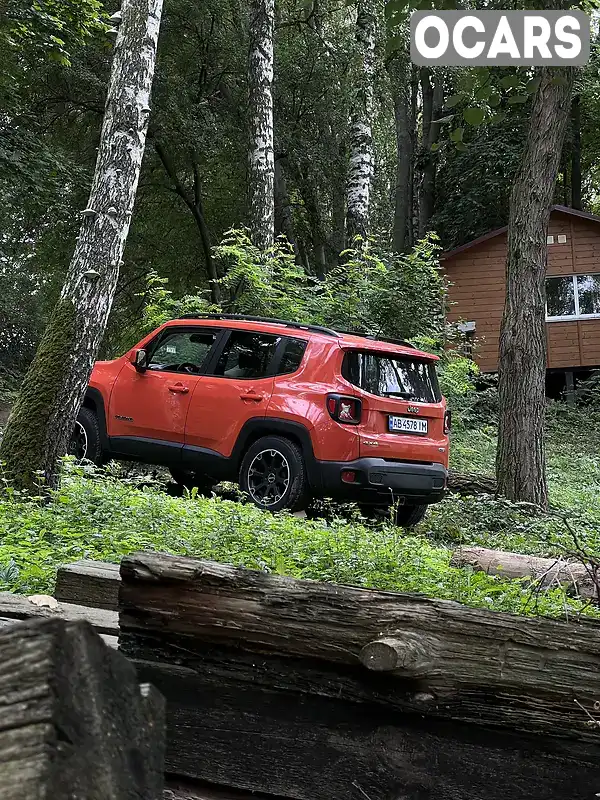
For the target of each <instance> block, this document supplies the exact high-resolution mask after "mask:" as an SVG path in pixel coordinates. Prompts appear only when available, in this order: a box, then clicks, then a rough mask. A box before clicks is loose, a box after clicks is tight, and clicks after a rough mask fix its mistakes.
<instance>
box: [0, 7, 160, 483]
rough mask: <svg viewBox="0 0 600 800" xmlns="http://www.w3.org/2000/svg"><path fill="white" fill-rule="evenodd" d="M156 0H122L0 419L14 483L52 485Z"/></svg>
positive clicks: (139, 110)
mask: <svg viewBox="0 0 600 800" xmlns="http://www.w3.org/2000/svg"><path fill="white" fill-rule="evenodd" d="M161 12H162V0H124V2H123V6H122V21H121V24H120V28H119V34H118V36H117V40H116V45H115V54H114V58H113V64H112V71H111V76H110V81H109V86H108V94H107V98H106V108H105V113H104V121H103V124H102V133H101V137H100V146H99V149H98V158H97V161H96V170H95V173H94V179H93V182H92V188H91V191H90V197H89V200H88V208H87V209H86V210H85V212H84V217H83V222H82V224H81V229H80V233H79V238H78V240H77V245H76V247H75V252H74V254H73V258H72V260H71V264H70V266H69V269H68V272H67V276H66V279H65V283H64V286H63V289H62V292H61V295H60V298H59V300H58V303H57V304H56V306H55V308H54V311H53V313H52V315H51V318H50V321H49V323H48V327H47V328H46V331H45V332H44V335H43V337H42V340H41V342H40V345H39V347H38V350H37V352H36V354H35V357H34V359H33V362H32V364H31V366H30V368H29V371H28V373H27V375H26V377H25V380H24V382H23V386H22V388H21V391H20V393H19V397H18V398H17V401H16V403H15V406H14V408H13V411H12V414H11V416H10V419H9V421H8V424H7V427H6V430H5V433H4V437H3V440H2V445H1V447H0V460H2V461H4V463H5V470H6V474H7V475H8V476H9V478H10V479H11V480H12V481H13V482H14V483H15V485H16V486H19V487H21V488H33V486H34V485H35V482H36V472H37V471H39V472H41V473H43V477H44V480H45V482H46V485H49V486H53V485H55V484H56V482H57V461H58V459H59V458H60V457H61V456H62V455H64V454H65V452H66V450H67V444H68V441H69V437H70V436H71V432H72V430H73V427H74V424H75V419H76V417H77V414H78V413H79V408H80V406H81V402H82V399H83V396H84V393H85V390H86V387H87V384H88V381H89V377H90V373H91V371H92V368H93V366H94V361H95V359H96V356H97V352H98V348H99V346H100V342H101V340H102V337H103V335H104V331H105V328H106V323H107V320H108V315H109V313H110V309H111V305H112V301H113V297H114V293H115V288H116V285H117V279H118V276H119V268H120V265H121V258H122V256H123V251H124V249H125V242H126V240H127V234H128V232H129V225H130V221H131V215H132V212H133V205H134V201H135V195H136V190H137V185H138V179H139V175H140V169H141V165H142V158H143V155H144V147H145V143H146V130H147V127H148V119H149V113H150V108H149V102H150V91H151V88H152V78H153V75H154V64H155V60H156V47H157V43H158V33H159V28H160V17H161Z"/></svg>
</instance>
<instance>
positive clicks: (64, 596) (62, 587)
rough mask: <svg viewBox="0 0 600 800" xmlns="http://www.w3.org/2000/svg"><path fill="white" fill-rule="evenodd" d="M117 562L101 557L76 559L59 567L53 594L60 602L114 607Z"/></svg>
mask: <svg viewBox="0 0 600 800" xmlns="http://www.w3.org/2000/svg"><path fill="white" fill-rule="evenodd" d="M119 583H120V577H119V565H118V564H107V563H104V562H102V561H90V560H83V561H76V562H75V563H74V564H66V565H64V566H62V567H59V568H58V572H57V574H56V587H55V589H54V596H55V597H56V599H57V600H60V602H61V603H76V604H77V605H80V606H90V607H91V608H105V609H108V610H110V611H117V609H118V607H119Z"/></svg>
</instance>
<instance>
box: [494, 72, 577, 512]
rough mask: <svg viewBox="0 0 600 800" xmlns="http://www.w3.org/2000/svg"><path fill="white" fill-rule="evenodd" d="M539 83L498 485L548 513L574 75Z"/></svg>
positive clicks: (504, 379)
mask: <svg viewBox="0 0 600 800" xmlns="http://www.w3.org/2000/svg"><path fill="white" fill-rule="evenodd" d="M540 78H541V82H540V85H539V88H538V90H537V92H536V93H535V96H534V100H533V109H532V113H531V122H530V126H529V132H528V135H527V140H526V143H525V149H524V152H523V156H522V160H521V164H520V167H519V170H518V172H517V174H516V176H515V179H514V185H513V190H512V195H511V201H510V215H509V222H508V251H507V260H506V302H505V307H504V315H503V319H502V327H501V331H500V359H499V373H498V390H499V403H500V415H499V429H498V452H497V457H496V477H497V481H498V491H499V493H500V494H503V495H505V496H506V497H508V498H509V499H510V500H521V501H525V502H529V503H534V504H535V505H538V506H541V507H542V508H545V507H546V506H547V505H548V489H547V484H546V454H545V445H544V410H545V378H546V355H547V354H546V346H547V345H546V323H545V300H546V291H545V277H546V261H547V244H546V236H547V232H548V222H549V219H550V208H551V205H552V198H553V193H554V185H555V182H556V176H557V171H558V165H559V160H560V153H561V150H562V145H563V141H564V136H565V130H566V126H567V121H568V116H569V109H570V99H571V91H572V88H573V80H574V72H573V69H572V68H560V69H556V68H555V69H552V68H547V67H542V68H541V69H540Z"/></svg>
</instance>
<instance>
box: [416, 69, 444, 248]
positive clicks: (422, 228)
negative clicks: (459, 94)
mask: <svg viewBox="0 0 600 800" xmlns="http://www.w3.org/2000/svg"><path fill="white" fill-rule="evenodd" d="M421 91H422V95H423V132H422V142H421V159H420V160H421V166H422V173H423V174H422V180H421V193H420V196H419V238H423V236H425V234H426V233H427V230H428V226H429V221H430V219H431V217H432V216H433V212H434V210H435V169H436V156H435V153H434V152H433V150H432V149H431V148H432V146H433V145H434V144H435V143H436V142H437V140H438V138H439V134H440V123H439V122H436V120H437V119H439V117H440V115H441V111H442V106H443V86H442V82H441V79H440V78H437V79H436V82H435V84H432V83H431V72H430V70H429V69H428V68H427V67H423V68H422V69H421Z"/></svg>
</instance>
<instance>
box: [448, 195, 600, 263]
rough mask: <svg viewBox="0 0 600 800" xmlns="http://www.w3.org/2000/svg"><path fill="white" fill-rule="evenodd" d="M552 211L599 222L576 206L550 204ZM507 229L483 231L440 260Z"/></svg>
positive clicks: (595, 217) (504, 226)
mask: <svg viewBox="0 0 600 800" xmlns="http://www.w3.org/2000/svg"><path fill="white" fill-rule="evenodd" d="M554 212H556V213H559V214H567V215H569V216H571V217H579V219H587V220H589V221H590V222H600V217H598V216H596V214H590V213H589V212H588V211H578V210H577V209H576V208H569V207H568V206H552V209H551V213H554ZM507 230H508V225H503V226H502V228H496V230H494V231H490V232H489V233H484V234H483V236H478V237H477V239H473V240H472V241H471V242H467V243H466V244H461V245H460V247H455V248H454V249H453V250H448V251H447V252H445V253H442V255H441V260H442V261H446V260H447V259H449V258H452V256H456V255H458V254H459V253H462V252H464V251H465V250H470V249H471V247H475V246H476V245H478V244H482V243H483V242H487V240H488V239H493V238H494V237H496V236H500V235H501V234H503V233H506V231H507Z"/></svg>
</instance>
